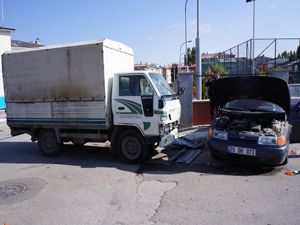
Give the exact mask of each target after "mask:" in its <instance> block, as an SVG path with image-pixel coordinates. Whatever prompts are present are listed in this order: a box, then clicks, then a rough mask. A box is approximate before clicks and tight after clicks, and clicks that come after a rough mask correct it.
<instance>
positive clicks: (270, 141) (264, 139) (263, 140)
mask: <svg viewBox="0 0 300 225" xmlns="http://www.w3.org/2000/svg"><path fill="white" fill-rule="evenodd" d="M258 144H259V145H276V144H277V137H274V136H259V138H258Z"/></svg>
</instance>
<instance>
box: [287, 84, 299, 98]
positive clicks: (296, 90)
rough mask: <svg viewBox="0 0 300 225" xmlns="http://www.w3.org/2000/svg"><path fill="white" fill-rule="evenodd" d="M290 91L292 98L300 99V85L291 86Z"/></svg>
mask: <svg viewBox="0 0 300 225" xmlns="http://www.w3.org/2000/svg"><path fill="white" fill-rule="evenodd" d="M289 89H290V95H291V97H292V98H299V97H300V84H289Z"/></svg>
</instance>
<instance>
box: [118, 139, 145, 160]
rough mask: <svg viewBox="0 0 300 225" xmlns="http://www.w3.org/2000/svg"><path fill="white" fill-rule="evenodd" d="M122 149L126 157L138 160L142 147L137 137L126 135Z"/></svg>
mask: <svg viewBox="0 0 300 225" xmlns="http://www.w3.org/2000/svg"><path fill="white" fill-rule="evenodd" d="M121 151H122V154H123V156H124V157H125V158H126V159H128V160H137V159H138V158H139V157H140V156H141V152H142V147H141V144H140V142H139V141H138V140H137V139H136V138H134V137H126V138H124V140H123V141H122V144H121Z"/></svg>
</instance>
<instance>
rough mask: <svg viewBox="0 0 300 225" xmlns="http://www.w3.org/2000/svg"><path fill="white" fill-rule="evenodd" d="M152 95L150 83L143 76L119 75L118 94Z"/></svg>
mask: <svg viewBox="0 0 300 225" xmlns="http://www.w3.org/2000/svg"><path fill="white" fill-rule="evenodd" d="M142 95H153V90H152V87H151V85H150V84H149V83H148V81H147V79H146V78H145V77H144V76H140V75H138V76H120V78H119V96H142Z"/></svg>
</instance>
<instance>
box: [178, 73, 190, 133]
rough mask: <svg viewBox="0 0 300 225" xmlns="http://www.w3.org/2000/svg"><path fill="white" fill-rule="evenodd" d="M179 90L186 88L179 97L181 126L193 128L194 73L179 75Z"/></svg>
mask: <svg viewBox="0 0 300 225" xmlns="http://www.w3.org/2000/svg"><path fill="white" fill-rule="evenodd" d="M177 81H178V88H179V89H178V90H180V88H184V93H183V94H182V95H181V96H180V97H179V100H180V104H181V118H180V126H181V127H182V128H186V127H191V126H192V122H193V121H192V120H193V118H192V117H193V112H192V108H193V105H192V99H193V88H192V87H193V73H191V72H180V73H178V80H177Z"/></svg>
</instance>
